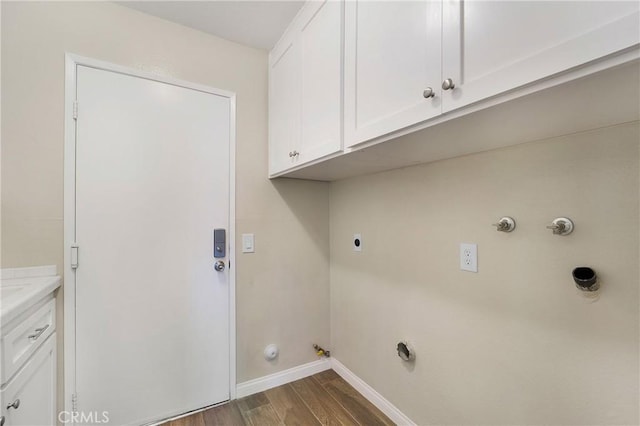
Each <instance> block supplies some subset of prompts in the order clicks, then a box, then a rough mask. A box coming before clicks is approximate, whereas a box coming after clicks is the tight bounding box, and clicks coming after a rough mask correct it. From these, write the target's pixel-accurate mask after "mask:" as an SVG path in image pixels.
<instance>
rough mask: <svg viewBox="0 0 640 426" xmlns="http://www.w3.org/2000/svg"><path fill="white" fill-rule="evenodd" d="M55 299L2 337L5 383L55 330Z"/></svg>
mask: <svg viewBox="0 0 640 426" xmlns="http://www.w3.org/2000/svg"><path fill="white" fill-rule="evenodd" d="M55 321H56V305H55V299H52V300H50V301H49V302H47V303H46V304H45V305H44V306H42V307H41V308H40V309H38V310H37V311H36V312H34V313H33V314H32V315H31V316H29V317H28V318H27V319H26V320H24V321H22V322H21V323H20V324H19V325H18V326H17V327H15V328H14V329H12V330H11V331H10V332H8V333H7V334H6V335H4V336H3V337H2V363H3V365H2V372H0V381H1V383H5V382H6V381H7V380H8V379H10V378H11V377H12V376H13V374H14V373H15V372H16V371H17V370H18V369H19V368H20V367H21V366H22V364H24V363H25V362H26V361H27V359H29V357H30V356H31V354H33V353H34V352H35V351H36V349H38V347H39V346H40V345H41V344H42V343H43V342H44V341H45V340H47V337H49V336H50V335H51V333H53V332H54V330H55V328H56V327H55V326H56V324H55Z"/></svg>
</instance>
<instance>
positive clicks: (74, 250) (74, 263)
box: [71, 243, 78, 269]
mask: <svg viewBox="0 0 640 426" xmlns="http://www.w3.org/2000/svg"><path fill="white" fill-rule="evenodd" d="M77 267H78V244H76V243H73V244H71V269H76V268H77Z"/></svg>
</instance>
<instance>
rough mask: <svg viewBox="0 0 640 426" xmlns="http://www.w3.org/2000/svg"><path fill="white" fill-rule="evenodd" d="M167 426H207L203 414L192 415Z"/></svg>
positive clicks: (173, 421)
mask: <svg viewBox="0 0 640 426" xmlns="http://www.w3.org/2000/svg"><path fill="white" fill-rule="evenodd" d="M165 425H166V426H205V424H204V417H203V416H202V413H196V414H192V415H190V416H187V417H183V418H181V419H177V420H172V421H170V422H169V423H166V424H165Z"/></svg>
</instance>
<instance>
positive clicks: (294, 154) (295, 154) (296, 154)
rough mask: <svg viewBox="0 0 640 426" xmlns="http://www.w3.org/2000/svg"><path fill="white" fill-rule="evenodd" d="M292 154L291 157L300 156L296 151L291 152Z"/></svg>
mask: <svg viewBox="0 0 640 426" xmlns="http://www.w3.org/2000/svg"><path fill="white" fill-rule="evenodd" d="M292 154H293V155H292V157H297V156H298V155H300V153H299V152H298V151H293V153H292Z"/></svg>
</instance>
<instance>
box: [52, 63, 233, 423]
mask: <svg viewBox="0 0 640 426" xmlns="http://www.w3.org/2000/svg"><path fill="white" fill-rule="evenodd" d="M80 65H82V66H86V67H90V68H95V69H99V70H104V71H111V72H115V73H119V74H124V75H129V76H133V77H139V78H143V79H146V80H152V81H158V82H161V83H166V84H171V85H174V86H178V87H183V88H187V89H192V90H198V91H200V92H205V93H210V94H212V95H217V96H222V97H225V98H228V99H229V106H230V111H229V118H230V120H229V121H230V123H229V126H230V128H229V238H228V242H229V243H228V244H229V398H230V400H233V399H235V398H236V272H235V270H236V268H235V265H236V261H235V241H236V238H235V237H236V201H235V198H236V179H235V176H236V173H235V172H236V167H235V164H236V159H235V156H236V94H235V93H233V92H230V91H226V90H220V89H216V88H213V87H210V86H205V85H201V84H196V83H191V82H188V81H184V80H178V79H175V78H172V77H166V76H160V75H156V74H152V73H149V72H146V71H141V70H136V69H133V68H128V67H124V66H120V65H116V64H112V63H109V62H104V61H100V60H97V59H92V58H87V57H83V56H79V55H75V54H72V53H65V88H64V285H63V287H64V357H63V358H64V410H65V411H67V412H72V411H74V402H75V401H74V400H73V395H74V394H75V393H76V352H75V349H76V309H75V307H76V279H75V272H74V270H73V269H72V268H71V245H72V244H73V243H74V242H75V237H76V199H75V198H76V197H75V195H76V194H75V192H76V121H75V118H74V103H75V100H76V87H77V67H78V66H80ZM80 256H81V254H80Z"/></svg>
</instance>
